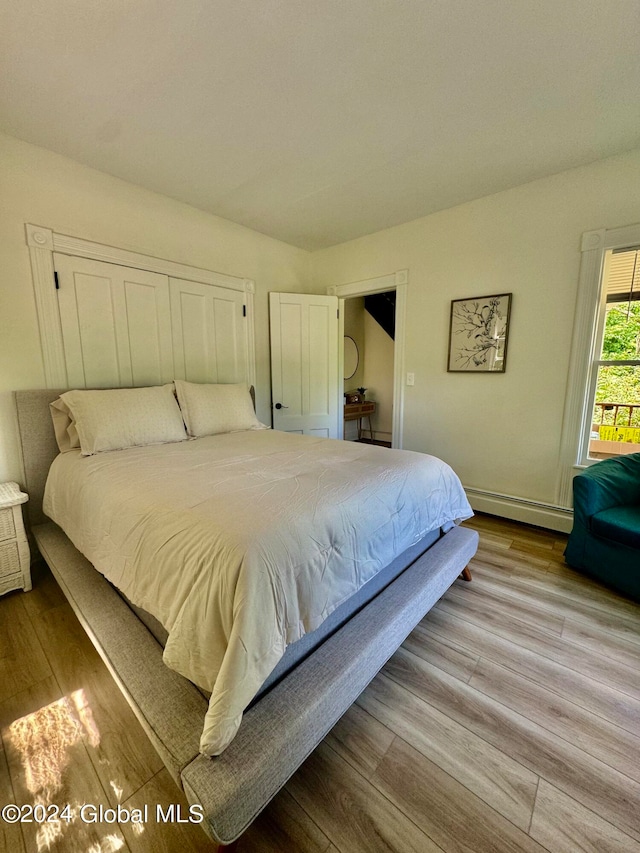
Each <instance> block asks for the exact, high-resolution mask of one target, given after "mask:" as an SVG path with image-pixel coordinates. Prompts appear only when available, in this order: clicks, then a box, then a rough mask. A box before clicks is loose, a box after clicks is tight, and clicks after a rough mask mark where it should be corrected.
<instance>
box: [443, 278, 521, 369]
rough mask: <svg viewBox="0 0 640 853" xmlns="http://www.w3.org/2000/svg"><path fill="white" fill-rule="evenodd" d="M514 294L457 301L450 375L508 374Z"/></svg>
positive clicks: (453, 305)
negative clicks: (506, 370)
mask: <svg viewBox="0 0 640 853" xmlns="http://www.w3.org/2000/svg"><path fill="white" fill-rule="evenodd" d="M511 296H512V294H511V293H501V294H500V295H498V296H478V297H474V298H473V299H454V300H452V302H451V324H450V326H449V362H448V365H447V370H448V371H449V372H450V373H504V371H505V368H506V365H507V340H508V337H509V316H510V314H511Z"/></svg>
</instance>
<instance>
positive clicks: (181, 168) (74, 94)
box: [0, 0, 640, 250]
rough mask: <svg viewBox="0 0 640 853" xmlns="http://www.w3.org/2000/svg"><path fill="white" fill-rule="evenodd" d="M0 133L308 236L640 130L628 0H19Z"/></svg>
mask: <svg viewBox="0 0 640 853" xmlns="http://www.w3.org/2000/svg"><path fill="white" fill-rule="evenodd" d="M3 5H4V8H3V12H2V28H1V32H0V75H1V79H2V81H3V83H2V85H1V86H0V129H2V130H4V131H5V132H6V133H8V134H11V135H13V136H16V137H18V138H19V139H23V140H26V141H28V142H32V143H35V144H37V145H40V146H43V147H45V148H48V149H51V150H52V151H57V152H59V153H61V154H64V155H66V156H68V157H71V158H73V159H74V160H77V161H78V162H80V163H84V164H86V165H88V166H92V167H93V168H95V169H99V170H101V171H103V172H107V173H109V174H111V175H115V176H117V177H119V178H123V179H124V180H126V181H131V182H133V183H135V184H139V185H141V186H143V187H147V188H148V189H150V190H154V191H156V192H159V193H163V194H164V195H167V196H170V197H172V198H175V199H179V200H181V201H183V202H186V203H187V204H190V205H193V206H195V207H197V208H201V209H202V210H206V211H210V212H211V213H214V214H217V215H219V216H222V217H225V218H226V219H230V220H232V221H234V222H237V223H240V224H242V225H246V226H248V227H250V228H253V229H255V230H257V231H260V232H263V233H264V234H268V235H271V236H272V237H276V238H278V239H280V240H284V241H286V242H287V243H291V244H293V245H295V246H300V247H303V248H305V249H311V250H313V249H318V248H322V247H325V246H330V245H333V244H336V243H340V242H343V241H346V240H349V239H352V238H354V237H358V236H361V235H363V234H367V233H371V232H373V231H378V230H380V229H382V228H386V227H389V226H391V225H396V224H398V223H401V222H406V221H409V220H411V219H415V218H417V217H419V216H424V215H426V214H429V213H432V212H434V211H437V210H442V209H444V208H447V207H452V206H453V205H456V204H459V203H461V202H465V201H469V200H471V199H474V198H479V197H481V196H485V195H488V194H490V193H494V192H498V191H500V190H503V189H506V188H509V187H512V186H516V185H518V184H522V183H525V182H527V181H530V180H533V179H536V178H539V177H543V176H545V175H550V174H553V173H556V172H559V171H562V170H564V169H568V168H571V167H574V166H579V165H582V164H585V163H589V162H592V161H594V160H598V159H600V158H603V157H607V156H610V155H614V154H617V153H619V152H622V151H625V150H629V149H631V148H635V147H639V146H640V99H639V93H640V49H639V40H638V35H639V33H640V4H639V3H638V2H637V0H318V2H313V0H279V2H273V0H180V2H175V0H129V1H128V2H127V0H48V2H46V3H43V2H42V0H21V1H20V2H11V3H5V4H3Z"/></svg>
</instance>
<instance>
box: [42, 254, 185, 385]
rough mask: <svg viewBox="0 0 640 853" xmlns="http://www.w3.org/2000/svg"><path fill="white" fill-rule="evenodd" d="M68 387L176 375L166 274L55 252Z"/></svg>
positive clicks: (156, 381) (128, 382)
mask: <svg viewBox="0 0 640 853" xmlns="http://www.w3.org/2000/svg"><path fill="white" fill-rule="evenodd" d="M54 266H55V270H56V273H57V279H58V288H59V289H58V305H59V309H60V323H61V328H62V337H63V342H64V352H65V361H66V367H67V377H68V384H69V387H71V388H101V387H102V388H106V387H110V388H113V387H119V386H122V387H126V386H131V385H160V384H162V383H164V382H170V381H171V380H172V379H173V378H174V363H173V343H172V334H171V304H170V296H169V279H168V276H164V275H158V274H157V273H152V272H148V271H146V270H140V269H132V268H130V267H124V266H118V265H116V264H109V263H103V262H101V261H94V260H89V259H87V258H78V257H73V256H70V255H61V254H58V253H54Z"/></svg>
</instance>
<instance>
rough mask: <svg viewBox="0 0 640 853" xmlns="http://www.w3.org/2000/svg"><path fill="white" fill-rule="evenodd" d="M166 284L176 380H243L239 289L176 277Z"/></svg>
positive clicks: (242, 312) (244, 358) (243, 331)
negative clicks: (169, 296) (169, 304)
mask: <svg viewBox="0 0 640 853" xmlns="http://www.w3.org/2000/svg"><path fill="white" fill-rule="evenodd" d="M169 285H170V291H171V321H172V325H173V345H174V359H175V371H176V372H175V376H176V379H186V380H187V382H224V383H227V382H246V381H248V378H249V376H248V364H247V362H248V357H247V354H248V349H247V323H246V317H245V307H244V293H243V292H242V291H238V290H231V289H229V288H225V287H216V286H214V285H211V284H200V283H199V282H196V281H185V280H184V279H178V278H172V279H170V282H169Z"/></svg>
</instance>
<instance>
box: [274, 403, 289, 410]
mask: <svg viewBox="0 0 640 853" xmlns="http://www.w3.org/2000/svg"><path fill="white" fill-rule="evenodd" d="M288 408H289V406H283V405H282V403H276V409H288Z"/></svg>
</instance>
